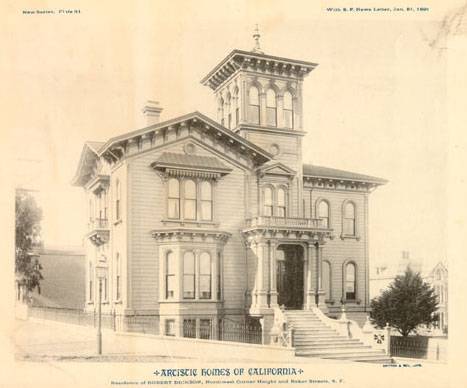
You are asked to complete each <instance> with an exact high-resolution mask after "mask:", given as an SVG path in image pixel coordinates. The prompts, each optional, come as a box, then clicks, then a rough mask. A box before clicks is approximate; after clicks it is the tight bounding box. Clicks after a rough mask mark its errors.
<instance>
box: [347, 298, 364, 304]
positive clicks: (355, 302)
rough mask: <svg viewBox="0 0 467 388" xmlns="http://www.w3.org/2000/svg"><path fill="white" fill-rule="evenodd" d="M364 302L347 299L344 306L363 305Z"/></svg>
mask: <svg viewBox="0 0 467 388" xmlns="http://www.w3.org/2000/svg"><path fill="white" fill-rule="evenodd" d="M361 303H362V301H361V300H360V299H347V300H345V301H344V304H345V305H347V304H361Z"/></svg>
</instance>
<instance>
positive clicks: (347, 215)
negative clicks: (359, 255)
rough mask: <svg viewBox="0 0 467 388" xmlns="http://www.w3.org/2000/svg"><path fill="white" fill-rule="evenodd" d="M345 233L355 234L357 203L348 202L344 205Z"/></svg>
mask: <svg viewBox="0 0 467 388" xmlns="http://www.w3.org/2000/svg"><path fill="white" fill-rule="evenodd" d="M343 216H344V220H343V221H344V230H343V232H344V234H345V235H348V236H355V205H354V204H353V203H352V202H347V203H346V204H345V206H344V215H343Z"/></svg>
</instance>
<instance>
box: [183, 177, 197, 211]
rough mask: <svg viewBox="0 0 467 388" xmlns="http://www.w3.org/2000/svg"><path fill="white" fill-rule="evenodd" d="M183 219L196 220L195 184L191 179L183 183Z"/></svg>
mask: <svg viewBox="0 0 467 388" xmlns="http://www.w3.org/2000/svg"><path fill="white" fill-rule="evenodd" d="M184 188H185V201H184V202H185V203H184V218H185V219H187V220H196V183H195V182H193V181H192V180H191V179H188V180H186V181H185V187H184Z"/></svg>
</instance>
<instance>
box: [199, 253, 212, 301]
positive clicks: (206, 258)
mask: <svg viewBox="0 0 467 388" xmlns="http://www.w3.org/2000/svg"><path fill="white" fill-rule="evenodd" d="M199 298H200V299H211V255H210V254H209V253H207V252H203V253H201V256H200V257H199Z"/></svg>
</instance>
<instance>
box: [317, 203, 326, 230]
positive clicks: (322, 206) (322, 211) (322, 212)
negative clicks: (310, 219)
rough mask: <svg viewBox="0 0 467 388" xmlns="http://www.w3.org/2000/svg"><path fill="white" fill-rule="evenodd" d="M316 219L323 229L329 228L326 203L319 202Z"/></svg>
mask: <svg viewBox="0 0 467 388" xmlns="http://www.w3.org/2000/svg"><path fill="white" fill-rule="evenodd" d="M318 218H319V219H320V220H321V226H322V227H323V228H329V204H328V203H327V202H326V201H320V202H319V205H318Z"/></svg>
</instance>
